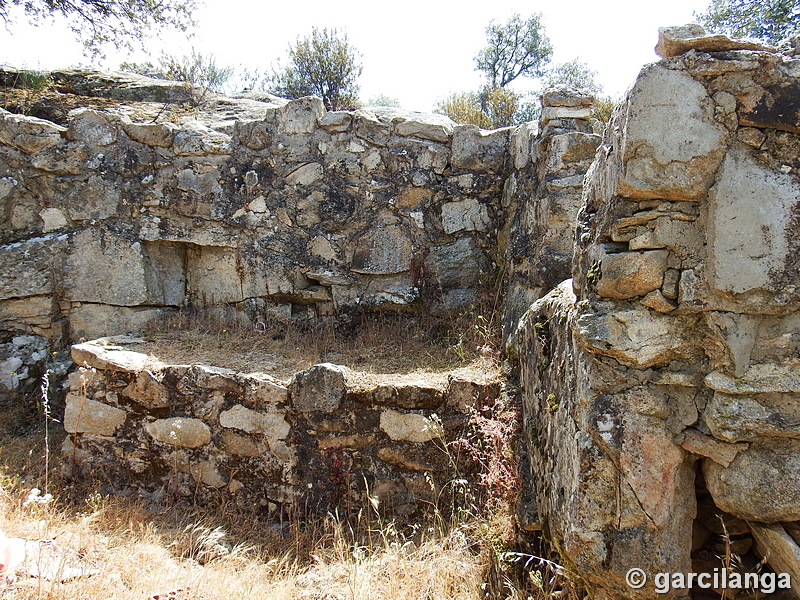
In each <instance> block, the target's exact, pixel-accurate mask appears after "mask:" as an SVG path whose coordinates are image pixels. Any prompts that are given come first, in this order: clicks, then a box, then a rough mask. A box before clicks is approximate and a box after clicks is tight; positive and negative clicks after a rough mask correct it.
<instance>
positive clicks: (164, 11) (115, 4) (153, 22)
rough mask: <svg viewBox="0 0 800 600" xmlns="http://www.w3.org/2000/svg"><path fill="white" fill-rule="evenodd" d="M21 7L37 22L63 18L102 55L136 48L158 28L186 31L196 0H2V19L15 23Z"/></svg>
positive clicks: (86, 44)
mask: <svg viewBox="0 0 800 600" xmlns="http://www.w3.org/2000/svg"><path fill="white" fill-rule="evenodd" d="M15 6H18V7H20V8H21V10H22V11H23V14H24V15H25V16H26V17H27V18H28V19H29V20H30V21H31V22H33V23H39V22H41V21H42V20H44V19H46V18H49V17H56V16H57V17H63V18H64V19H66V21H67V24H68V26H69V28H70V29H71V30H72V31H73V32H74V33H75V35H76V37H77V38H78V39H79V40H81V42H82V43H83V45H84V48H85V50H86V52H87V53H88V54H90V55H92V56H102V51H101V47H102V46H106V45H110V44H113V45H115V46H117V47H118V48H125V49H128V50H132V49H133V46H134V43H136V42H138V43H141V42H142V41H143V40H144V39H145V37H147V34H148V33H150V32H152V31H153V30H154V29H164V28H176V29H178V30H180V31H186V30H187V29H188V28H189V26H191V25H193V24H194V23H193V21H192V11H193V10H194V9H195V7H196V2H195V0H0V19H2V20H3V21H5V23H6V25H8V24H11V22H12V21H13V17H12V15H11V13H10V9H11V8H12V7H15Z"/></svg>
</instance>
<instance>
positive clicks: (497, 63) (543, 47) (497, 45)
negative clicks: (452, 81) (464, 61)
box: [475, 14, 553, 88]
mask: <svg viewBox="0 0 800 600" xmlns="http://www.w3.org/2000/svg"><path fill="white" fill-rule="evenodd" d="M541 18H542V15H541V14H533V15H531V16H529V17H528V18H527V19H523V18H522V17H521V16H520V15H519V14H515V15H514V16H512V17H511V18H510V19H509V20H508V21H506V22H505V23H497V22H495V21H492V22H491V23H489V25H488V26H487V27H486V47H485V48H483V49H482V50H481V51H480V52H479V53H478V55H477V56H476V57H475V65H476V67H477V69H478V70H479V71H483V73H484V74H485V75H486V78H487V79H488V81H489V87H490V88H497V87H505V86H507V85H508V84H509V83H511V82H512V81H514V80H515V79H516V78H517V77H541V76H542V75H543V74H544V68H545V66H546V65H547V63H549V62H550V58H551V57H552V56H553V47H552V46H551V45H550V39H549V38H548V37H547V35H545V33H544V27H543V25H542V23H541Z"/></svg>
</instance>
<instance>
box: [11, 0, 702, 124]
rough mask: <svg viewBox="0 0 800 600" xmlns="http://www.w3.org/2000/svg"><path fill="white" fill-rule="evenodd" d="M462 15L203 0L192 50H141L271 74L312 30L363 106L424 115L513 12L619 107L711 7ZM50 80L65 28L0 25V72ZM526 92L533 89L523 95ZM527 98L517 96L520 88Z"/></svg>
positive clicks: (76, 58)
mask: <svg viewBox="0 0 800 600" xmlns="http://www.w3.org/2000/svg"><path fill="white" fill-rule="evenodd" d="M470 4H472V8H469V9H468V8H466V3H465V2H464V1H463V0H460V1H458V2H454V1H451V0H447V1H442V0H439V1H436V0H433V1H432V0H427V1H425V0H405V1H403V2H397V3H391V2H376V1H375V0H370V1H366V0H359V1H351V2H348V1H347V0H342V1H340V2H331V0H302V1H301V2H296V1H292V0H288V1H287V0H282V1H280V2H262V1H260V0H205V6H204V7H202V8H201V9H200V10H198V12H197V13H196V14H195V19H196V21H197V22H198V26H197V28H196V30H195V36H194V38H193V39H192V40H191V41H187V39H186V38H185V37H180V36H178V35H161V36H160V38H159V39H156V40H151V41H150V42H148V50H149V51H150V52H151V54H152V58H153V59H157V58H158V56H159V54H160V51H161V50H162V49H166V50H167V51H168V52H171V53H173V54H184V53H188V51H189V48H190V47H191V46H194V47H195V48H196V49H197V50H198V51H200V52H203V53H212V54H213V55H214V56H216V58H217V63H218V64H220V65H230V66H234V67H237V66H244V67H248V68H250V69H253V68H260V69H262V70H269V66H270V65H271V64H272V63H273V62H274V61H275V60H276V59H279V58H280V59H285V57H286V54H287V52H286V50H287V47H288V45H289V43H291V42H293V41H295V40H296V39H297V37H303V36H306V35H307V34H309V33H310V31H311V28H312V27H313V26H317V27H328V28H337V29H339V30H340V31H344V32H346V33H347V35H348V37H349V40H350V43H351V44H352V45H353V46H354V47H355V48H357V49H358V50H359V52H360V53H361V55H362V64H363V68H364V69H363V73H362V76H361V78H360V80H359V83H360V86H361V98H362V100H368V99H369V98H370V97H374V96H377V95H378V94H383V95H386V96H388V97H390V98H397V99H398V100H399V101H400V104H401V105H402V106H403V107H404V108H408V109H412V110H422V111H430V110H432V108H433V107H434V105H435V103H436V102H437V101H438V100H441V99H442V98H444V97H445V96H447V95H448V94H449V93H451V92H455V91H467V90H474V89H477V88H478V87H479V86H480V84H481V81H482V80H481V76H480V74H479V73H477V72H476V71H475V70H474V66H475V65H474V60H473V59H474V56H475V54H477V52H478V50H479V49H480V48H481V47H482V46H483V45H484V43H485V35H484V29H485V27H486V25H487V24H488V23H489V21H491V20H492V19H495V20H497V21H501V22H504V21H506V20H507V19H508V18H509V17H510V16H511V15H512V14H514V13H515V12H518V13H520V14H521V15H522V16H523V17H525V16H527V15H529V14H531V13H534V12H541V13H542V14H543V23H544V27H545V32H546V34H547V35H548V37H549V38H550V40H551V42H552V44H553V48H554V56H553V63H554V64H556V63H561V62H566V61H568V60H571V59H573V58H579V59H581V60H582V61H584V62H585V63H587V64H588V65H589V66H590V67H591V68H592V69H594V70H595V71H597V73H598V76H597V80H598V82H599V83H600V84H601V85H602V86H603V87H604V91H605V92H606V93H607V94H610V95H612V96H614V97H620V96H621V95H622V94H623V93H624V91H625V90H626V89H627V87H628V86H629V85H630V84H631V83H633V80H634V79H635V77H636V74H637V73H638V72H639V69H641V67H642V66H643V65H645V64H647V63H650V62H653V61H655V60H657V59H658V57H657V56H656V55H655V53H654V52H653V47H654V46H655V44H656V41H657V37H658V31H657V30H658V27H663V26H667V25H683V24H685V23H689V22H692V21H693V18H692V14H693V12H695V11H696V12H703V11H704V10H705V9H706V7H707V6H708V4H709V0H670V1H667V2H657V1H654V0H566V1H565V0H551V1H549V2H543V1H542V0H534V1H532V2H521V1H519V0H516V1H513V0H486V1H483V2H475V3H470ZM146 58H147V57H146V55H145V54H143V53H142V54H137V55H132V56H130V55H120V54H115V53H112V52H109V53H108V59H107V60H106V61H105V62H103V63H101V64H100V65H99V66H101V67H105V68H108V69H113V68H116V67H117V66H118V65H119V63H120V62H123V61H126V60H134V61H140V60H144V59H146ZM2 63H5V64H8V65H11V66H17V67H26V68H39V69H55V68H62V67H67V66H73V65H77V64H79V63H82V64H86V63H87V59H86V57H84V56H83V55H82V53H81V47H80V45H79V44H78V43H77V42H75V41H74V39H73V38H72V36H71V34H70V33H69V32H68V31H67V30H66V28H65V27H63V26H62V27H59V26H58V25H57V24H55V25H45V26H40V27H30V26H27V25H25V24H24V23H20V22H19V21H18V22H17V23H15V24H14V25H12V26H11V27H9V28H7V29H4V28H3V27H2V26H1V25H0V64H2ZM529 87H530V88H531V89H534V88H535V87H536V85H535V84H531V85H530V86H529ZM519 89H522V88H519Z"/></svg>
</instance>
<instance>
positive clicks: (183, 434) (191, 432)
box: [144, 417, 211, 448]
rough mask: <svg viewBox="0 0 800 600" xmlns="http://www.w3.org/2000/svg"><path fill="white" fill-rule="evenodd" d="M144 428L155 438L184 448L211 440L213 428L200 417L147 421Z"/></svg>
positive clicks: (204, 443) (201, 444) (197, 446)
mask: <svg viewBox="0 0 800 600" xmlns="http://www.w3.org/2000/svg"><path fill="white" fill-rule="evenodd" d="M144 429H145V431H147V433H148V434H149V435H150V437H152V438H153V439H154V440H156V441H158V442H162V443H164V444H169V445H171V446H180V447H182V448H199V447H200V446H205V445H206V444H207V443H208V442H210V441H211V430H210V429H209V428H208V425H206V424H205V423H203V421H201V420H200V419H192V418H188V417H171V418H169V419H158V420H156V421H152V422H151V423H145V424H144Z"/></svg>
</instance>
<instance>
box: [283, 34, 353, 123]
mask: <svg viewBox="0 0 800 600" xmlns="http://www.w3.org/2000/svg"><path fill="white" fill-rule="evenodd" d="M360 75H361V65H360V64H359V62H358V55H357V52H356V50H355V49H354V48H353V47H352V46H351V45H350V42H349V41H348V39H347V35H346V34H342V35H341V36H340V35H339V33H338V32H337V31H336V29H331V30H328V29H327V28H324V29H322V30H321V31H320V30H319V29H317V28H316V27H314V28H313V29H312V31H311V35H310V36H308V37H306V38H303V39H299V38H298V40H297V42H296V43H295V44H294V46H289V64H288V65H287V66H286V67H283V68H282V69H279V70H278V71H277V72H276V73H275V74H274V75H273V77H272V81H271V84H272V90H271V91H272V92H273V93H275V94H278V95H279V96H283V97H285V98H290V99H296V98H302V97H303V96H311V95H313V96H319V97H320V98H322V100H323V102H324V103H325V107H326V108H327V109H328V110H341V109H346V108H353V107H355V106H357V104H358V85H357V83H356V80H357V79H358V77H359V76H360Z"/></svg>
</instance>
